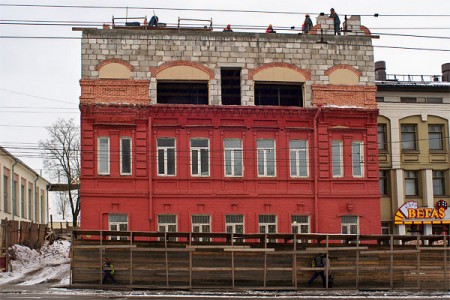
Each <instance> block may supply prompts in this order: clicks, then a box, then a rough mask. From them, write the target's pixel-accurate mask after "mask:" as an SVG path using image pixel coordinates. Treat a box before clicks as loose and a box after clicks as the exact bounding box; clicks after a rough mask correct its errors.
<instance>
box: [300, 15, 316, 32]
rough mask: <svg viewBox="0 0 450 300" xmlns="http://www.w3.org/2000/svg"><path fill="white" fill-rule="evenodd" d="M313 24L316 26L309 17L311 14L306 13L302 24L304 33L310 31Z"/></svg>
mask: <svg viewBox="0 0 450 300" xmlns="http://www.w3.org/2000/svg"><path fill="white" fill-rule="evenodd" d="M313 26H314V25H313V22H312V20H311V18H310V17H309V15H305V21H304V22H303V25H302V30H303V33H308V32H309V31H310V30H311V29H312V28H313Z"/></svg>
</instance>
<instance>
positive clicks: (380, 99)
mask: <svg viewBox="0 0 450 300" xmlns="http://www.w3.org/2000/svg"><path fill="white" fill-rule="evenodd" d="M375 99H376V101H377V102H384V97H376V98H375Z"/></svg>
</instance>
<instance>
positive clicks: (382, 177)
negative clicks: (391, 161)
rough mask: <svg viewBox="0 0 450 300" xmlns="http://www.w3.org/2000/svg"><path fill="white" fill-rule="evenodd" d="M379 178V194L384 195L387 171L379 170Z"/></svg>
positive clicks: (386, 192) (386, 190)
mask: <svg viewBox="0 0 450 300" xmlns="http://www.w3.org/2000/svg"><path fill="white" fill-rule="evenodd" d="M379 176H380V178H379V180H380V195H381V196H386V195H387V194H388V179H387V171H384V170H382V171H380V172H379Z"/></svg>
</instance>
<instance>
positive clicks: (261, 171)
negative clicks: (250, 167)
mask: <svg viewBox="0 0 450 300" xmlns="http://www.w3.org/2000/svg"><path fill="white" fill-rule="evenodd" d="M256 147H257V150H258V176H270V177H273V176H275V168H276V166H275V157H276V155H275V141H274V140H266V139H264V140H263V139H261V140H257V141H256Z"/></svg>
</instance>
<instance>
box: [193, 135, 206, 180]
mask: <svg viewBox="0 0 450 300" xmlns="http://www.w3.org/2000/svg"><path fill="white" fill-rule="evenodd" d="M191 175H192V176H209V140H208V139H191Z"/></svg>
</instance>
